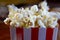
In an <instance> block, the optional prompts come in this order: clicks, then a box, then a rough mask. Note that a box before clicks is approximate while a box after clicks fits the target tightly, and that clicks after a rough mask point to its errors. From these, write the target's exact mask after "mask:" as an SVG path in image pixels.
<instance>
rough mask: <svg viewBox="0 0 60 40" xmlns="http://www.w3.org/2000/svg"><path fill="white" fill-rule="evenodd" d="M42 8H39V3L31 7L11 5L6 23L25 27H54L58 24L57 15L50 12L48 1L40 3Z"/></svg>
mask: <svg viewBox="0 0 60 40" xmlns="http://www.w3.org/2000/svg"><path fill="white" fill-rule="evenodd" d="M40 6H41V9H38V6H37V5H33V6H32V7H31V8H30V9H29V7H27V8H25V9H24V8H19V9H18V8H17V7H15V6H14V5H9V6H8V7H9V15H8V18H6V19H5V20H4V22H5V24H10V25H11V26H14V27H25V28H30V27H32V28H35V27H43V28H46V27H48V26H49V27H52V28H55V27H56V26H57V24H58V23H57V20H58V18H57V15H58V14H53V15H52V14H50V13H51V12H49V11H48V10H49V7H48V6H47V3H46V1H44V2H42V3H40Z"/></svg>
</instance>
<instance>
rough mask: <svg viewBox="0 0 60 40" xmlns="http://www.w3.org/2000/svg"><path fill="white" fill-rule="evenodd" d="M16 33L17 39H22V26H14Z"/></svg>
mask: <svg viewBox="0 0 60 40" xmlns="http://www.w3.org/2000/svg"><path fill="white" fill-rule="evenodd" d="M16 35H17V40H24V39H23V28H16Z"/></svg>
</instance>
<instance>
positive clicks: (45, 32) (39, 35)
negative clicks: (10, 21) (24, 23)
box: [10, 27, 58, 40]
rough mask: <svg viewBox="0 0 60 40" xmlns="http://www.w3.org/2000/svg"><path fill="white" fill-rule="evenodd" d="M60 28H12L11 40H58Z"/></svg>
mask: <svg viewBox="0 0 60 40" xmlns="http://www.w3.org/2000/svg"><path fill="white" fill-rule="evenodd" d="M57 33H58V28H57V27H56V28H29V29H26V28H15V27H10V35H11V40H57Z"/></svg>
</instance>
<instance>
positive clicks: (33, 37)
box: [31, 28, 39, 40]
mask: <svg viewBox="0 0 60 40" xmlns="http://www.w3.org/2000/svg"><path fill="white" fill-rule="evenodd" d="M38 30H39V29H38V28H32V30H31V40H38Z"/></svg>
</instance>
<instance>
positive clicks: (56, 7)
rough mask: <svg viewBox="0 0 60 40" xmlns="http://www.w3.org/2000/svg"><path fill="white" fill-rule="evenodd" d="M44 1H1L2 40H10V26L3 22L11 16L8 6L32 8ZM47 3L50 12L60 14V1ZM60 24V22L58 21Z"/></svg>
mask: <svg viewBox="0 0 60 40" xmlns="http://www.w3.org/2000/svg"><path fill="white" fill-rule="evenodd" d="M41 1H44V0H0V40H10V33H9V26H7V25H5V24H4V23H3V20H4V19H5V18H6V17H7V15H8V14H9V11H8V7H7V5H9V4H14V5H16V6H17V7H22V6H30V5H33V4H39V3H40V2H41ZM45 1H47V3H48V5H49V7H50V11H58V12H60V0H45ZM58 23H59V24H60V20H58ZM57 40H60V27H59V31H58V39H57Z"/></svg>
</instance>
